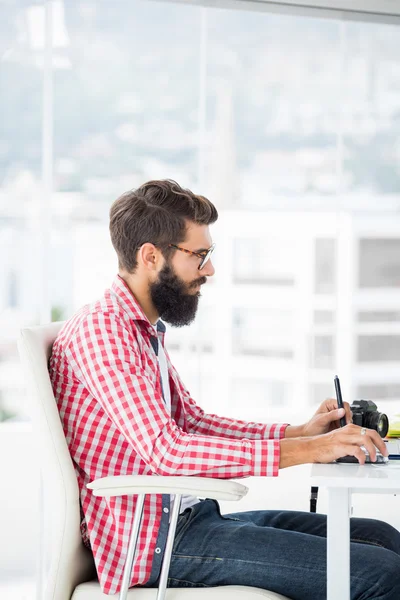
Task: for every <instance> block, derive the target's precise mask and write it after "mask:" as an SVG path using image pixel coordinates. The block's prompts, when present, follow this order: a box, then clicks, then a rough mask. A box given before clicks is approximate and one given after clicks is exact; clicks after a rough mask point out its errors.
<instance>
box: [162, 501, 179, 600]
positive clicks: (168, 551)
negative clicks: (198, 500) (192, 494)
mask: <svg viewBox="0 0 400 600" xmlns="http://www.w3.org/2000/svg"><path fill="white" fill-rule="evenodd" d="M181 500H182V494H176V495H175V500H174V508H173V509H172V514H171V521H170V524H169V529H168V536H167V541H166V544H165V550H164V558H163V562H162V567H161V575H160V582H159V585H158V592H157V600H164V598H165V593H166V590H167V582H168V571H169V565H170V563H171V555H172V547H173V545H174V538H175V531H176V525H177V523H178V517H179V510H180V508H181Z"/></svg>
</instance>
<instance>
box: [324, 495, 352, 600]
mask: <svg viewBox="0 0 400 600" xmlns="http://www.w3.org/2000/svg"><path fill="white" fill-rule="evenodd" d="M350 498H351V493H350V490H348V489H342V488H328V523H327V578H328V582H327V584H328V587H327V600H338V599H339V598H340V600H350V520H349V519H350V511H351V505H350Z"/></svg>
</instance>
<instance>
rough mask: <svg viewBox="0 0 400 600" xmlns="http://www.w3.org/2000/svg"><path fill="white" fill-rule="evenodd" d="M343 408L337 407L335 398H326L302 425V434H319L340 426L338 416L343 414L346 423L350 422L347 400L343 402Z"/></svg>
mask: <svg viewBox="0 0 400 600" xmlns="http://www.w3.org/2000/svg"><path fill="white" fill-rule="evenodd" d="M343 406H344V409H338V407H337V400H336V399H335V398H327V399H326V400H324V402H322V404H321V406H320V407H319V409H318V410H317V412H316V413H315V414H314V415H313V416H312V417H311V419H310V420H309V421H308V422H307V423H305V424H304V425H303V432H302V435H303V436H310V435H321V434H322V433H328V432H329V431H333V430H334V429H338V428H339V427H340V422H339V421H340V418H341V417H343V416H345V417H346V423H351V416H352V415H351V410H350V405H349V403H348V402H343Z"/></svg>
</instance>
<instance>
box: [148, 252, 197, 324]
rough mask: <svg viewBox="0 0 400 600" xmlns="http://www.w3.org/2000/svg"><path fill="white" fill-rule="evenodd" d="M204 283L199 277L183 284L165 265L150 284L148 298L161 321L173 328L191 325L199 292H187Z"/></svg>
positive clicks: (170, 268) (168, 266)
mask: <svg viewBox="0 0 400 600" xmlns="http://www.w3.org/2000/svg"><path fill="white" fill-rule="evenodd" d="M206 281H207V279H206V278H205V277H199V278H198V279H196V280H195V281H192V282H191V283H185V282H184V281H182V279H180V278H179V277H178V276H177V275H176V274H175V272H174V270H173V269H172V267H171V266H170V265H169V264H168V263H166V264H165V265H164V267H163V268H162V270H161V271H160V273H159V276H158V280H157V281H155V282H154V283H151V284H150V297H151V300H152V302H153V304H154V306H155V308H156V310H157V312H158V314H159V315H160V317H161V319H162V320H163V321H166V322H167V323H170V324H171V325H173V326H175V327H183V326H184V325H189V324H190V323H192V321H193V320H194V318H195V316H196V312H197V306H198V304H199V298H200V292H197V293H189V291H190V289H194V288H196V287H198V286H199V285H201V284H203V283H205V282H206Z"/></svg>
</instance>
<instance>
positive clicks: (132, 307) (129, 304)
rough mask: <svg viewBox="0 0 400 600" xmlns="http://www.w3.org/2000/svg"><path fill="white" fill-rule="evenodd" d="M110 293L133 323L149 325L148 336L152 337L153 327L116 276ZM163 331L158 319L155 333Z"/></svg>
mask: <svg viewBox="0 0 400 600" xmlns="http://www.w3.org/2000/svg"><path fill="white" fill-rule="evenodd" d="M111 292H113V293H114V294H115V295H116V296H117V298H118V302H119V304H121V306H122V307H123V308H124V310H125V311H126V312H127V313H128V315H129V317H130V318H131V319H132V320H133V321H144V322H145V323H146V324H147V325H149V332H150V334H153V335H154V333H153V332H154V327H153V325H152V324H151V323H150V321H149V319H148V318H147V317H146V315H145V314H144V312H143V309H142V307H141V306H140V304H139V302H138V301H137V300H136V298H135V296H134V295H133V294H132V292H131V290H130V289H129V286H128V284H127V283H126V282H125V281H124V280H123V279H122V277H120V276H119V275H117V276H116V277H115V279H114V281H113V282H112V285H111ZM165 330H166V327H165V325H164V323H163V322H162V321H161V320H160V319H158V321H157V331H158V332H159V333H165Z"/></svg>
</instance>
